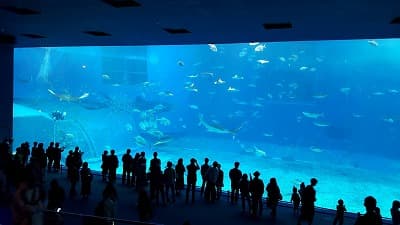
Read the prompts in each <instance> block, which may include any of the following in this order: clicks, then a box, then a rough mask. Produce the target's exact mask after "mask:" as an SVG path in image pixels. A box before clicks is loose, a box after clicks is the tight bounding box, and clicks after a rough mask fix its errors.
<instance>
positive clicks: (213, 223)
mask: <svg viewBox="0 0 400 225" xmlns="http://www.w3.org/2000/svg"><path fill="white" fill-rule="evenodd" d="M54 177H55V178H57V179H58V180H59V182H60V184H61V185H62V186H63V187H64V188H65V189H66V192H68V187H69V186H68V183H67V179H66V174H65V173H64V174H50V175H49V176H48V177H47V181H50V180H51V179H52V178H54ZM92 185H93V186H92V195H91V196H90V197H89V199H87V200H82V199H81V198H79V197H77V198H75V199H70V198H68V199H67V200H66V202H65V206H64V209H63V211H65V212H71V213H77V214H93V211H94V208H95V206H96V204H97V202H98V201H99V200H100V198H101V193H102V190H103V188H104V186H105V183H103V182H102V181H101V177H99V176H95V179H94V180H93V184H92ZM79 188H80V187H79ZM116 188H117V190H118V195H119V200H118V202H117V218H119V219H126V220H138V214H137V211H136V208H135V204H136V197H137V193H136V191H135V190H134V188H131V187H126V186H123V185H121V182H120V180H119V181H118V182H117V184H116ZM196 194H197V195H196V197H197V201H196V202H195V203H194V204H188V205H187V204H185V202H184V197H183V196H181V197H178V198H177V201H176V203H175V204H174V205H168V206H164V207H163V206H159V207H156V206H154V213H153V214H154V217H153V219H152V220H151V221H149V222H154V223H158V224H165V225H181V224H183V222H184V221H185V220H189V221H190V222H191V224H192V225H203V224H207V225H221V224H222V225H224V224H235V225H242V224H243V225H245V224H246V225H247V224H279V225H286V224H290V225H295V224H296V221H297V219H296V217H294V216H293V215H292V208H290V207H288V206H286V205H285V204H284V205H282V206H280V207H279V208H278V216H277V220H276V221H275V222H274V221H272V220H271V219H270V217H269V210H268V209H265V208H264V213H263V215H262V216H261V217H260V218H256V219H255V218H251V217H249V216H248V215H243V214H242V213H241V207H240V206H239V205H231V204H230V203H228V201H227V197H226V196H225V197H223V199H220V200H219V201H218V202H216V203H214V204H209V203H206V202H205V201H204V200H203V199H200V194H199V193H196ZM317 195H318V193H317ZM6 212H7V210H2V213H0V215H1V217H0V218H2V219H1V220H0V225H2V224H3V225H5V224H7V223H6V222H5V221H6V219H5V217H6V216H7V215H6V214H4V213H6ZM353 218H354V215H349V217H347V218H345V224H354V219H353ZM2 221H4V222H2ZM332 221H333V214H332V212H329V211H321V212H317V213H316V216H315V219H314V223H313V224H315V225H325V224H326V225H328V224H329V225H331V224H332ZM64 224H65V225H70V224H71V225H79V224H82V218H81V217H79V216H72V215H65V216H64ZM120 224H122V223H120ZM304 224H305V223H304Z"/></svg>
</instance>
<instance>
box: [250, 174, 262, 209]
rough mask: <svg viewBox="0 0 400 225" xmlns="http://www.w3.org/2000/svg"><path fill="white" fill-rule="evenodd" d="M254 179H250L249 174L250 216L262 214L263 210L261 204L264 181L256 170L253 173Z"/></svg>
mask: <svg viewBox="0 0 400 225" xmlns="http://www.w3.org/2000/svg"><path fill="white" fill-rule="evenodd" d="M253 175H254V179H252V177H251V175H250V183H249V190H250V194H251V200H252V207H251V208H252V213H251V214H252V216H257V211H258V215H259V216H261V215H262V211H263V204H262V196H263V194H264V182H263V181H262V180H261V179H260V178H259V177H260V172H258V171H256V172H254V173H253Z"/></svg>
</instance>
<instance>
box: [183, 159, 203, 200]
mask: <svg viewBox="0 0 400 225" xmlns="http://www.w3.org/2000/svg"><path fill="white" fill-rule="evenodd" d="M186 169H187V171H188V175H187V187H186V203H189V192H192V203H194V196H195V189H196V181H197V170H199V169H200V167H199V165H198V164H197V160H196V159H194V158H191V159H190V164H189V165H187V167H186Z"/></svg>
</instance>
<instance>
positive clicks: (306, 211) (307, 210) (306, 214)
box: [297, 178, 318, 225]
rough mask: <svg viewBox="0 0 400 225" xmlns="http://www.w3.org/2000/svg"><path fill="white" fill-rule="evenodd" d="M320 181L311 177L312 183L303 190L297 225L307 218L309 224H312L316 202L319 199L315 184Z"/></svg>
mask: <svg viewBox="0 0 400 225" xmlns="http://www.w3.org/2000/svg"><path fill="white" fill-rule="evenodd" d="M317 183H318V181H317V179H316V178H311V184H309V185H308V186H307V187H305V189H304V190H303V192H302V199H301V203H302V204H301V210H300V216H299V219H298V220H297V225H300V224H301V221H303V220H306V221H307V222H308V224H309V225H311V224H312V222H313V220H314V207H315V206H314V203H315V201H317V198H316V194H317V193H316V191H315V189H314V186H315V185H317Z"/></svg>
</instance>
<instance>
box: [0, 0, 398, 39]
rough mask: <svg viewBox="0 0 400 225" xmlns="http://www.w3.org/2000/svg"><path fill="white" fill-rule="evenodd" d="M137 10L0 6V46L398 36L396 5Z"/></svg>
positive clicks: (77, 0) (358, 2) (265, 3)
mask: <svg viewBox="0 0 400 225" xmlns="http://www.w3.org/2000/svg"><path fill="white" fill-rule="evenodd" d="M136 3H138V4H135V2H132V1H130V0H37V1H33V0H31V1H28V0H0V40H1V41H3V42H7V41H13V40H15V46H16V47H33V46H79V45H158V44H196V43H233V42H250V41H297V40H325V39H373V38H396V37H400V24H399V23H400V18H399V17H400V1H399V0H369V1H368V0H352V1H351V0H275V1H270V0H229V1H226V0H202V1H200V0H159V1H155V0H137V1H136ZM123 6H126V7H123ZM265 28H267V29H265ZM14 38H15V39H14Z"/></svg>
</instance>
